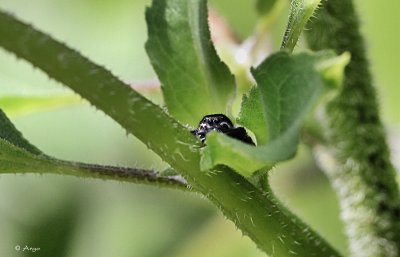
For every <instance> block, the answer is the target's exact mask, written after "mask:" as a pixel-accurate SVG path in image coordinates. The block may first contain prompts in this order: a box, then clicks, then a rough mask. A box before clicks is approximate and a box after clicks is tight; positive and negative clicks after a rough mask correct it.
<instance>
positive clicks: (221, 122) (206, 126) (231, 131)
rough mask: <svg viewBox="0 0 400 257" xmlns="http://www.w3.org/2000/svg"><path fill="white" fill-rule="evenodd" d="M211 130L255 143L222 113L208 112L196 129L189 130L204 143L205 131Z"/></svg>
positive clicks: (243, 130) (244, 131)
mask: <svg viewBox="0 0 400 257" xmlns="http://www.w3.org/2000/svg"><path fill="white" fill-rule="evenodd" d="M212 130H215V131H218V132H221V133H224V134H225V135H227V136H229V137H232V138H236V139H238V140H240V141H242V142H245V143H247V144H250V145H255V144H254V142H253V140H252V139H251V137H249V136H248V135H247V132H246V130H245V129H244V128H243V127H235V126H234V125H233V123H232V121H231V120H230V119H229V118H228V117H226V116H225V115H223V114H210V115H206V116H204V117H203V119H202V120H201V121H200V123H199V126H198V127H197V129H195V130H192V131H191V132H192V134H193V135H195V136H196V137H197V138H198V139H200V141H201V142H202V143H203V144H204V141H205V140H206V135H207V133H208V132H210V131H212Z"/></svg>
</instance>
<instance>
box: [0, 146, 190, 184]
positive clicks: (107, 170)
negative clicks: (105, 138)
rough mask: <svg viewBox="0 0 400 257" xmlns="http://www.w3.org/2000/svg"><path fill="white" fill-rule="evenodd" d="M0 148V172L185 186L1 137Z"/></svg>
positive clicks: (147, 172)
mask: <svg viewBox="0 0 400 257" xmlns="http://www.w3.org/2000/svg"><path fill="white" fill-rule="evenodd" d="M0 149H1V152H0V163H1V170H0V174H7V173H10V174H26V173H43V174H58V175H68V176H75V177H82V178H96V179H107V180H117V181H123V182H130V183H136V184H146V185H153V186H158V187H167V188H174V189H180V190H189V187H188V185H187V183H186V182H185V181H184V180H183V179H182V178H181V177H178V176H160V175H159V173H157V172H155V171H152V170H145V169H137V168H125V167H117V166H103V165H97V164H86V163H80V162H69V161H61V160H56V159H54V158H50V157H48V156H46V155H44V154H32V153H28V152H26V151H24V150H23V149H21V148H18V147H16V146H15V145H12V144H10V143H8V142H6V141H4V140H2V139H0Z"/></svg>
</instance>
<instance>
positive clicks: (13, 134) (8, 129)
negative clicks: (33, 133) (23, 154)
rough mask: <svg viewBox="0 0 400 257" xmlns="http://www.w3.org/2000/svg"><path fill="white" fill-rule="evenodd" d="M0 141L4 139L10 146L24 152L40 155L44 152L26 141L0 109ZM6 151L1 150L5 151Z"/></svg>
mask: <svg viewBox="0 0 400 257" xmlns="http://www.w3.org/2000/svg"><path fill="white" fill-rule="evenodd" d="M0 139H3V140H5V141H7V142H9V143H10V144H13V145H15V146H17V147H20V148H23V149H24V150H26V151H28V152H30V153H32V154H35V155H39V154H41V153H42V152H41V151H40V150H39V149H37V148H36V147H35V146H33V145H31V144H30V143H29V142H28V140H26V139H25V138H24V137H23V136H22V134H21V132H19V131H18V130H17V129H16V128H15V127H14V125H13V124H12V123H11V121H10V120H9V119H8V118H7V116H6V114H5V113H4V112H3V111H2V110H1V109H0ZM3 150H4V149H1V151H3Z"/></svg>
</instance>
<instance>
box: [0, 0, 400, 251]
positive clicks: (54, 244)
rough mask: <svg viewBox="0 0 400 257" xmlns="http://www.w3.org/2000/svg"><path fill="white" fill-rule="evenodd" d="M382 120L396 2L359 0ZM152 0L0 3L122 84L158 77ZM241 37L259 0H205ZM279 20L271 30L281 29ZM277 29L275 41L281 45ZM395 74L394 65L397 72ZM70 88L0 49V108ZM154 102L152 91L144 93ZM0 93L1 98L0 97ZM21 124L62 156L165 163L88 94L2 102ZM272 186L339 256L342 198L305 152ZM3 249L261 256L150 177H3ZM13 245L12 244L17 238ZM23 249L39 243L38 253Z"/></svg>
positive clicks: (387, 102) (199, 205) (393, 113)
mask: <svg viewBox="0 0 400 257" xmlns="http://www.w3.org/2000/svg"><path fill="white" fill-rule="evenodd" d="M356 2H357V4H358V5H357V7H359V12H360V15H361V20H362V24H363V32H364V34H365V35H366V38H367V40H368V50H369V56H370V59H371V64H372V70H373V72H374V74H375V80H376V85H377V86H378V93H379V99H380V103H381V108H382V114H383V119H384V121H385V124H386V125H387V126H388V127H389V128H394V130H395V131H397V132H398V130H396V126H397V128H398V125H399V123H400V115H399V114H398V110H400V103H399V101H398V98H399V97H400V87H398V86H397V82H398V78H397V76H396V75H398V65H397V63H396V62H398V60H400V54H399V53H400V52H399V51H398V50H397V49H396V48H397V47H398V46H399V45H400V33H399V28H400V22H399V20H398V13H399V11H400V2H399V1H395V0H392V1H387V2H385V4H382V3H380V2H379V1H362V0H358V1H356ZM149 3H150V1H149V0H131V1H128V0H117V1H111V0H108V1H105V0H103V1H96V0H35V1H27V0H0V8H2V9H4V10H7V11H9V12H11V13H13V14H15V15H16V16H17V17H19V18H21V19H23V20H24V21H27V22H30V23H33V24H34V25H35V27H36V28H39V29H41V30H42V31H45V32H48V33H50V34H51V35H52V36H53V37H55V38H57V39H59V40H61V41H64V42H66V43H67V44H68V45H70V46H72V47H73V48H76V49H79V50H80V51H81V52H82V53H84V55H86V56H88V57H89V58H91V59H92V60H94V61H95V62H97V63H99V64H102V65H105V66H106V67H108V68H109V69H111V70H112V71H113V73H114V74H116V75H117V76H119V77H120V78H122V79H123V80H124V81H126V82H129V83H135V82H138V81H142V80H147V79H152V78H154V76H155V75H154V72H153V71H152V68H151V66H150V64H149V61H148V59H147V57H146V54H145V51H144V47H143V45H144V42H145V40H146V25H145V20H144V10H145V6H146V5H149ZM210 3H211V5H212V6H214V7H215V9H216V10H218V11H219V12H220V13H221V14H222V15H223V16H224V17H225V18H226V20H227V21H228V22H229V23H230V24H231V25H232V26H233V27H234V29H235V30H236V31H237V32H238V34H239V35H240V36H241V37H245V36H248V35H249V34H250V33H251V32H252V28H253V26H254V24H255V22H256V18H257V17H256V12H255V10H254V8H253V7H254V4H255V1H240V0H234V1H232V0H210ZM285 19H286V17H285V16H282V18H281V21H280V22H278V23H277V24H280V25H277V26H276V28H274V30H275V32H274V33H273V34H274V35H281V34H283V25H284V22H285ZM279 40H280V38H277V39H275V40H274V41H277V42H279ZM396 73H397V74H396ZM59 95H63V96H69V95H73V94H72V93H71V92H70V91H69V90H68V89H65V88H63V87H62V86H61V85H59V84H58V83H56V82H53V81H51V80H49V79H48V78H47V76H45V75H43V74H42V73H41V72H40V71H37V70H35V69H34V68H33V67H32V66H31V65H30V64H27V63H26V62H24V61H21V60H16V58H15V57H14V56H12V55H10V54H8V53H6V52H4V51H3V50H0V108H1V107H2V108H4V107H5V106H1V104H2V103H3V104H5V103H6V100H5V99H6V98H7V97H10V96H24V97H28V98H29V97H32V96H51V97H52V96H59ZM147 96H148V97H149V98H151V99H152V100H153V101H156V102H159V103H160V99H161V98H160V95H159V94H156V93H151V94H147ZM1 99H2V100H1ZM5 109H6V110H9V112H8V114H9V115H10V116H11V119H12V121H13V122H14V123H15V124H16V126H17V128H18V129H19V130H21V131H22V132H23V133H24V135H25V136H26V137H27V138H28V139H29V140H30V141H31V142H32V143H33V144H35V145H37V146H38V147H39V148H40V149H42V150H43V151H44V152H46V153H48V154H51V155H53V156H56V157H58V158H62V159H67V160H75V161H84V162H91V163H99V164H112V165H124V166H137V167H143V168H151V169H156V170H161V169H163V168H165V167H166V165H165V164H164V163H162V161H161V160H160V159H159V158H158V157H157V156H155V155H154V154H153V153H151V152H149V151H147V149H146V148H145V147H144V146H143V145H142V144H141V143H140V142H139V141H138V140H136V139H135V138H133V137H132V136H127V135H126V133H125V132H124V131H123V130H122V129H121V128H120V127H119V126H118V125H117V124H116V123H115V122H113V121H112V120H111V119H110V118H108V117H107V116H106V115H105V114H103V113H102V112H100V111H97V110H95V109H94V108H92V107H91V106H90V105H89V104H87V103H86V102H84V101H75V104H72V105H67V106H64V107H59V108H48V109H44V110H41V111H40V112H32V113H31V112H27V111H26V110H23V111H22V112H21V111H20V112H17V111H15V109H13V108H12V107H10V106H8V108H5ZM272 183H273V187H274V189H275V191H276V192H277V194H278V195H279V196H280V198H281V199H282V201H283V202H285V203H286V204H287V205H288V206H289V207H290V208H291V209H292V210H293V211H294V212H296V213H297V214H298V215H299V216H301V217H302V218H304V219H305V220H306V221H307V222H308V223H310V224H311V225H312V226H313V227H314V228H315V229H316V230H318V231H319V232H320V233H321V234H322V235H323V236H324V237H326V238H327V240H328V241H329V242H331V243H332V244H333V245H334V246H335V247H337V248H338V249H339V250H340V251H342V252H343V253H346V252H347V250H346V243H345V239H344V236H343V229H342V224H341V222H340V220H339V212H338V206H337V202H336V199H335V196H334V194H333V192H332V190H331V189H330V187H329V184H328V182H327V180H326V179H325V177H324V176H323V175H322V174H321V172H320V171H318V169H317V168H316V167H315V166H314V164H313V161H312V158H311V157H310V153H309V151H308V149H306V148H303V147H302V148H301V149H300V152H299V155H298V156H297V158H296V159H295V160H293V161H291V162H289V163H286V164H284V165H281V166H280V167H278V168H276V169H275V170H273V171H272ZM0 231H1V233H0V256H2V257H3V256H5V257H9V256H58V257H61V256H74V257H80V256H82V257H83V256H98V257H102V256H104V257H106V256H107V257H108V256H119V257H125V256H126V257H128V256H130V257H132V256H134V257H136V256H141V257H142V256H143V257H161V256H162V257H192V256H194V257H195V256H208V257H235V256H238V257H255V256H264V255H263V253H261V252H260V251H259V250H258V249H257V248H256V247H255V245H254V244H253V243H252V242H251V241H250V240H249V239H248V238H246V237H244V236H242V235H241V233H240V231H238V230H237V229H236V228H235V227H234V225H233V224H232V223H231V222H230V221H227V220H225V219H224V218H223V217H222V216H221V214H220V213H219V212H218V211H217V210H216V208H215V207H214V206H213V205H212V204H210V203H209V202H208V201H207V200H206V199H204V198H203V197H201V196H199V195H196V194H194V193H193V194H190V193H182V192H178V191H173V190H170V189H159V188H155V187H149V186H141V185H134V184H128V183H121V182H114V181H102V180H92V179H79V178H74V177H66V176H55V175H1V177H0ZM18 245H19V246H21V250H20V251H17V250H15V247H16V246H18ZM25 246H29V247H34V248H40V250H38V251H37V252H35V253H32V252H29V251H22V248H23V247H25Z"/></svg>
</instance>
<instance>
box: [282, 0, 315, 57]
mask: <svg viewBox="0 0 400 257" xmlns="http://www.w3.org/2000/svg"><path fill="white" fill-rule="evenodd" d="M320 2H321V0H292V1H291V4H290V11H289V21H288V24H287V26H286V31H285V35H284V37H283V42H282V46H281V48H282V49H286V50H288V51H290V52H292V51H293V49H294V47H295V46H296V44H297V41H298V40H299V37H300V34H301V32H303V30H304V26H305V25H306V24H307V22H308V20H309V19H310V17H311V16H312V15H313V13H314V11H315V10H316V9H317V7H318V5H319V4H320Z"/></svg>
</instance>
